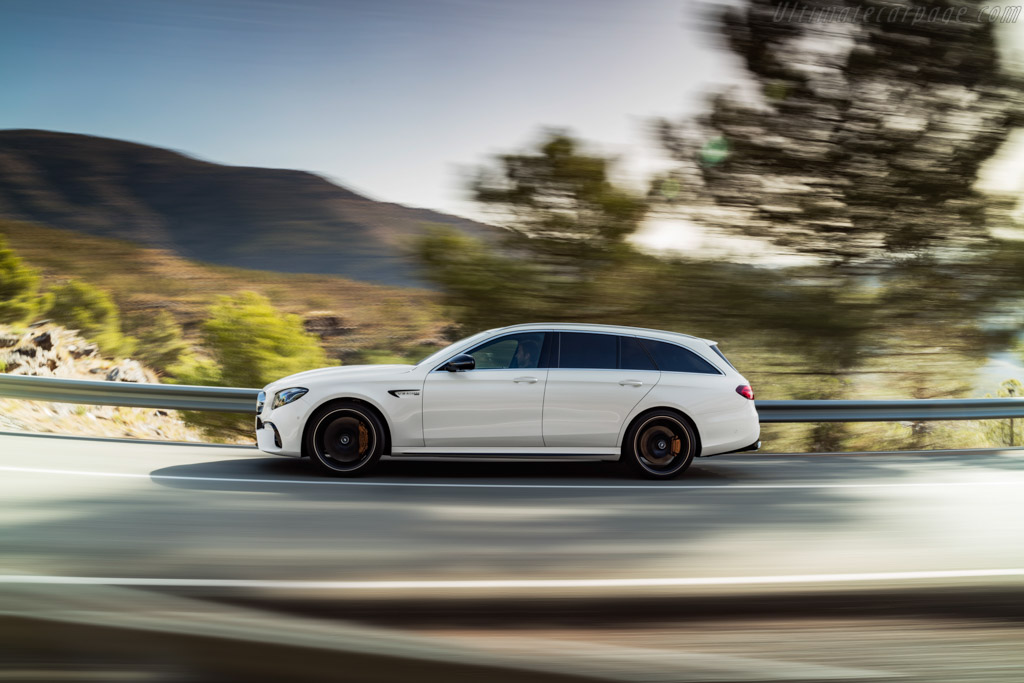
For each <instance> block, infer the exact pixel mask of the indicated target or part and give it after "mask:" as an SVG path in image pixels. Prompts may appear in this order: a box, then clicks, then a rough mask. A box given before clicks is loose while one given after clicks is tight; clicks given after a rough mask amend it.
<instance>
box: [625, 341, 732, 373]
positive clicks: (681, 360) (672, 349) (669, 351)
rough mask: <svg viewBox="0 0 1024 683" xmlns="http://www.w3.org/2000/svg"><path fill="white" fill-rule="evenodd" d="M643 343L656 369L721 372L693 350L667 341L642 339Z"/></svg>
mask: <svg viewBox="0 0 1024 683" xmlns="http://www.w3.org/2000/svg"><path fill="white" fill-rule="evenodd" d="M643 345H644V346H645V347H646V348H647V350H648V351H650V353H651V355H652V356H653V357H654V362H655V363H657V364H658V369H659V370H661V371H663V372H665V371H667V372H698V373H703V374H708V375H719V374H721V373H720V372H719V371H718V368H716V367H715V366H714V365H712V364H711V363H709V362H707V361H706V360H704V359H703V358H701V357H700V356H698V355H697V354H695V353H694V352H693V351H690V350H689V349H684V348H683V347H681V346H676V345H675V344H669V343H668V342H662V341H654V340H653V339H644V340H643Z"/></svg>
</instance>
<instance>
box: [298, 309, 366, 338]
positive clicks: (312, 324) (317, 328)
mask: <svg viewBox="0 0 1024 683" xmlns="http://www.w3.org/2000/svg"><path fill="white" fill-rule="evenodd" d="M302 326H303V327H304V328H305V329H306V332H309V333H311V334H315V335H317V336H319V337H321V338H324V337H341V336H344V335H346V334H351V333H352V332H354V331H355V330H356V328H355V327H354V326H352V325H346V324H345V319H344V318H342V317H341V316H339V315H335V314H334V313H328V312H320V311H316V312H313V313H309V314H307V315H306V319H305V321H303V323H302Z"/></svg>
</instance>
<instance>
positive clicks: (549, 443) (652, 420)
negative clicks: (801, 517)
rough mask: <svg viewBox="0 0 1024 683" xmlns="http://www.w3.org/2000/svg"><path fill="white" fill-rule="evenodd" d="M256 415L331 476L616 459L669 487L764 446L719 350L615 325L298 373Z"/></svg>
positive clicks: (270, 432)
mask: <svg viewBox="0 0 1024 683" xmlns="http://www.w3.org/2000/svg"><path fill="white" fill-rule="evenodd" d="M257 412H258V417H257V418H256V438H257V442H258V444H259V448H260V449H261V450H263V451H266V452H267V453H273V454H275V455H287V456H295V457H297V456H305V457H309V458H310V460H311V461H312V462H313V463H314V464H315V465H316V466H317V467H318V468H319V469H320V470H322V471H323V472H326V473H328V474H332V475H337V476H356V475H361V474H364V473H366V472H368V471H369V470H370V469H371V468H372V467H373V466H374V465H375V464H376V463H377V461H378V460H380V459H381V458H382V457H386V458H403V459H404V458H423V457H426V458H429V457H438V456H443V457H446V458H447V457H453V456H456V457H465V458H472V459H479V458H509V457H519V458H536V459H558V460H562V459H565V458H578V459H591V460H593V459H598V460H615V461H618V460H622V461H624V462H627V463H628V464H629V465H631V466H632V467H633V468H634V469H635V470H636V472H638V473H639V474H640V475H642V476H645V477H649V478H654V479H667V478H670V477H674V476H677V475H678V474H680V473H681V472H683V471H684V470H685V469H686V468H687V467H688V466H689V465H690V463H691V462H692V460H693V458H694V457H695V456H709V455H716V454H720V453H731V452H737V451H746V450H756V449H757V448H758V447H759V446H760V442H759V441H758V436H759V434H760V426H759V424H758V418H757V411H756V410H755V409H754V393H753V391H752V390H751V388H750V385H749V384H748V383H747V380H746V379H744V378H743V376H742V375H740V374H739V372H737V371H736V369H735V368H734V367H733V366H732V365H731V364H730V363H729V361H727V360H726V358H725V356H724V355H723V354H722V352H721V351H719V350H718V347H717V345H716V343H715V342H713V341H708V340H706V339H699V338H697V337H691V336H688V335H685V334H678V333H675V332H662V331H657V330H645V329H638V328H633V327H613V326H608V325H582V324H568V323H536V324H529V325H513V326H511V327H503V328H500V329H494V330H488V331H486V332H481V333H479V334H476V335H474V336H472V337H467V338H466V339H463V340H461V341H457V342H455V343H454V344H452V345H451V346H449V347H448V348H446V349H442V350H441V351H438V352H437V353H435V354H433V355H431V356H430V357H428V358H425V359H424V360H422V361H420V362H419V363H417V364H416V365H357V366H346V367H334V368H324V369H322V370H311V371H309V372H300V373H298V374H296V375H291V376H290V377H285V378H284V379H281V380H278V381H276V382H273V383H271V384H268V385H267V386H266V387H264V389H263V391H261V392H260V394H259V399H258V406H257Z"/></svg>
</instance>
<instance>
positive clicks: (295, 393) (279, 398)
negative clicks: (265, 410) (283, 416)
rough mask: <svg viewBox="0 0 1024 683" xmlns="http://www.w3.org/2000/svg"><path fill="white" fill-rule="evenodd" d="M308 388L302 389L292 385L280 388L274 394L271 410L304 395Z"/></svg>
mask: <svg viewBox="0 0 1024 683" xmlns="http://www.w3.org/2000/svg"><path fill="white" fill-rule="evenodd" d="M308 391H309V389H303V388H302V387H292V388H291V389H282V390H281V391H279V392H277V393H276V394H274V404H273V405H271V406H270V409H271V410H274V409H275V408H280V407H281V406H286V405H288V404H289V403H291V402H292V401H294V400H296V399H298V398H300V397H302V396H305V395H306V392H308Z"/></svg>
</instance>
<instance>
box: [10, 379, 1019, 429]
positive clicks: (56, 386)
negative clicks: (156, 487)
mask: <svg viewBox="0 0 1024 683" xmlns="http://www.w3.org/2000/svg"><path fill="white" fill-rule="evenodd" d="M257 393H259V389H237V388H234V387H197V386H189V385H182V384H135V383H132V382H105V381H94V380H79V379H58V378H53V377H28V376H24V375H2V374H0V396H5V397H8V398H21V399H29V400H36V401H56V402H58V403H86V404H90V405H108V406H134V407H137V408H164V409H167V410H209V411H219V412H228V413H255V412H256V394H257ZM757 412H758V415H759V416H760V418H761V422H762V423H777V422H902V421H912V422H921V421H927V420H999V419H1007V418H1012V417H1024V398H970V399H920V400H900V401H843V400H836V401H758V402H757Z"/></svg>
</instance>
